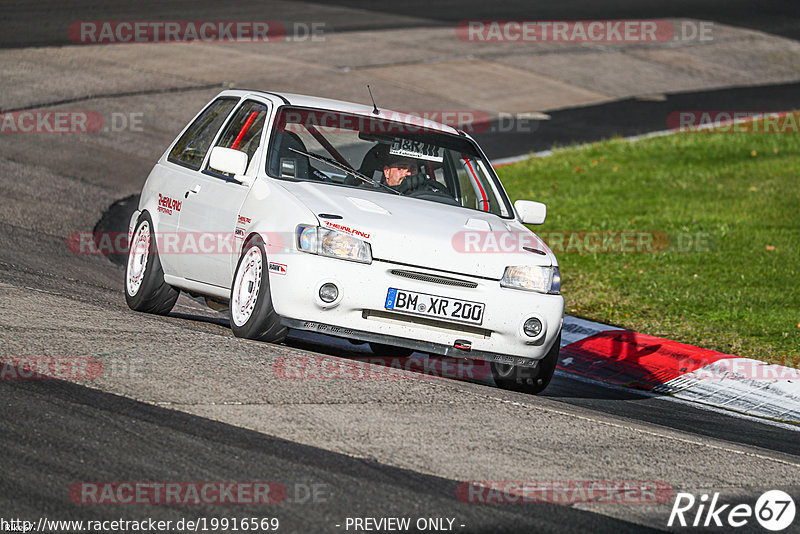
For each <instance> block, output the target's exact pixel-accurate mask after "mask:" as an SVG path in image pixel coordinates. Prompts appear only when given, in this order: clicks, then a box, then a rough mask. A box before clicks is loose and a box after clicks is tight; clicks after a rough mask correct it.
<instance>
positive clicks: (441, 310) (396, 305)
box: [384, 287, 486, 324]
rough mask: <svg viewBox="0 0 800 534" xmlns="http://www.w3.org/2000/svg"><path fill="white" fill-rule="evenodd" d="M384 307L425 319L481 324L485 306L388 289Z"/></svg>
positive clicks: (479, 303) (478, 303) (477, 303)
mask: <svg viewBox="0 0 800 534" xmlns="http://www.w3.org/2000/svg"><path fill="white" fill-rule="evenodd" d="M384 307H385V308H386V309H387V310H394V311H399V312H405V313H413V314H414V315H422V316H425V317H436V318H437V319H447V320H449V321H459V322H462V323H470V324H481V323H482V322H483V312H484V308H485V307H486V306H485V305H484V304H483V303H481V302H470V301H468V300H461V299H454V298H450V297H440V296H437V295H429V294H427V293H417V292H416V291H406V290H404V289H397V288H394V287H390V288H389V291H388V293H386V304H385V305H384Z"/></svg>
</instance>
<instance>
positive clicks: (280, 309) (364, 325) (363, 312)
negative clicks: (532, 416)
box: [269, 253, 564, 367]
mask: <svg viewBox="0 0 800 534" xmlns="http://www.w3.org/2000/svg"><path fill="white" fill-rule="evenodd" d="M269 260H270V262H277V263H280V264H282V265H283V266H284V268H283V269H281V272H280V274H278V273H277V272H275V271H270V289H271V293H272V302H273V305H274V306H275V311H276V312H277V313H278V315H280V316H281V317H283V323H284V324H285V325H286V326H288V327H290V328H295V329H298V330H308V331H313V332H320V333H324V334H328V335H333V336H337V337H342V338H347V339H352V340H357V341H366V342H378V343H384V344H387V345H396V346H401V347H407V348H410V349H414V350H417V351H421V352H428V353H432V354H440V355H445V356H450V357H459V358H472V359H480V360H487V361H496V362H501V363H510V364H514V365H519V366H523V367H535V366H536V365H537V364H538V360H540V359H541V358H543V357H544V356H545V355H546V354H547V352H548V351H549V350H550V348H551V347H552V345H553V343H554V342H555V340H556V338H557V337H558V334H559V332H560V331H561V324H562V321H563V317H564V299H563V298H562V297H561V295H544V294H540V293H533V292H527V291H520V290H515V289H508V288H501V287H500V282H499V281H498V280H487V279H483V278H477V277H470V276H464V275H460V274H453V273H451V272H445V271H437V270H432V269H426V268H420V267H410V266H408V265H399V264H396V263H392V262H385V261H380V260H375V261H373V263H372V264H359V263H354V262H348V261H343V260H338V259H333V258H326V257H321V256H316V255H311V254H304V253H294V254H285V255H273V256H272V257H270V258H269ZM399 271H405V272H406V273H408V272H413V273H418V274H420V275H424V276H419V277H417V278H418V279H414V278H409V277H408V276H407V275H406V276H398V275H397V274H396V273H397V272H399ZM445 278H448V279H451V280H452V279H457V280H460V281H463V282H468V283H469V284H468V285H474V286H475V287H460V286H454V285H450V284H448V283H437V282H436V281H432V280H437V279H438V280H444V279H445ZM445 282H446V280H445ZM325 283H333V284H335V285H336V286H337V287H338V288H339V298H338V299H337V300H336V301H334V303H332V304H326V303H324V302H322V300H320V299H319V296H318V292H319V288H320V286H322V285H323V284H325ZM390 287H394V288H399V289H403V290H407V291H413V292H419V293H427V294H433V295H438V296H442V297H447V298H452V299H461V300H465V301H472V302H482V303H484V304H485V306H486V308H485V312H484V318H483V322H482V324H480V325H472V324H462V323H458V322H454V321H449V320H442V319H439V318H427V317H420V316H416V315H409V314H404V313H400V312H395V311H390V310H386V309H385V308H384V304H385V302H386V294H387V291H388V289H389V288H390ZM530 317H537V318H539V319H540V321H541V322H542V324H543V329H542V333H541V334H540V335H539V336H537V337H536V338H530V337H528V336H526V335H525V334H524V333H523V331H522V325H523V323H524V322H525V320H526V319H528V318H530ZM465 342H466V343H465ZM465 346H466V347H468V350H467V349H466V348H464V347H465ZM458 347H462V348H458Z"/></svg>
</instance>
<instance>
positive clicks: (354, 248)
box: [297, 225, 372, 263]
mask: <svg viewBox="0 0 800 534" xmlns="http://www.w3.org/2000/svg"><path fill="white" fill-rule="evenodd" d="M297 248H298V249H300V250H302V251H303V252H310V253H311V254H319V255H320V256H328V257H330V258H339V259H342V260H349V261H357V262H361V263H372V249H371V247H370V246H369V243H367V242H366V241H362V240H360V239H356V238H355V237H353V236H349V235H347V234H343V233H342V232H337V231H335V230H328V229H327V228H320V227H319V226H303V225H301V226H298V227H297Z"/></svg>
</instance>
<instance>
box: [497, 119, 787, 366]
mask: <svg viewBox="0 0 800 534" xmlns="http://www.w3.org/2000/svg"><path fill="white" fill-rule="evenodd" d="M498 173H499V175H500V178H501V179H502V181H503V183H504V184H505V186H506V188H507V190H508V192H509V194H510V195H511V197H512V199H513V200H516V199H521V198H524V199H531V200H538V201H540V202H544V203H546V204H547V210H548V215H547V221H546V222H545V224H544V225H542V226H539V227H531V228H532V229H533V230H534V231H535V232H537V233H539V232H541V233H542V234H544V235H545V236H550V237H552V236H553V235H554V233H555V232H569V231H572V232H579V231H637V232H660V234H657V236H661V237H662V238H664V237H665V235H666V236H669V239H670V241H669V248H667V249H666V250H664V251H661V252H654V253H636V252H633V253H589V252H585V251H584V252H577V251H576V250H577V249H576V247H575V246H573V247H571V248H569V247H566V245H567V242H566V241H565V242H564V245H565V246H564V247H561V249H560V250H559V249H556V250H555V252H556V254H557V256H558V260H559V264H560V266H561V275H562V280H563V283H562V294H563V295H564V298H565V300H566V307H567V313H569V314H571V315H576V316H578V317H584V318H587V319H591V320H595V321H600V322H604V323H610V324H614V325H618V326H622V327H625V328H630V329H632V330H635V331H638V332H642V333H646V334H650V335H654V336H659V337H665V338H669V339H674V340H676V341H680V342H684V343H690V344H693V345H698V346H701V347H704V348H708V349H713V350H718V351H721V352H725V353H730V354H736V355H739V356H745V357H750V358H756V359H760V360H764V361H769V362H772V363H780V364H783V365H789V366H793V367H800V134H775V133H709V132H704V133H682V134H676V135H669V136H665V137H657V138H650V139H645V140H641V141H638V142H633V143H631V142H628V141H625V140H621V139H614V140H610V141H604V142H599V143H594V144H592V145H591V146H588V147H577V148H567V149H563V150H559V151H557V152H556V153H555V154H554V155H553V156H550V157H546V158H531V159H528V160H525V161H522V162H520V163H517V164H514V165H509V166H505V167H501V168H499V169H498ZM698 236H700V237H702V238H703V240H704V242H703V243H701V246H700V247H691V246H689V247H686V244H687V243H686V240H687V239H689V238H691V239H692V240H693V241H696V239H697V237H698ZM680 240H683V241H680ZM545 241H548V239H547V238H545ZM657 242H658V243H661V241H658V240H657ZM573 245H575V243H573ZM679 245H681V246H682V247H681V246H679ZM681 248H684V249H685V248H689V249H690V250H688V251H686V250H681ZM698 249H699V250H698Z"/></svg>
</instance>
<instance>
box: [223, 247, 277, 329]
mask: <svg viewBox="0 0 800 534" xmlns="http://www.w3.org/2000/svg"><path fill="white" fill-rule="evenodd" d="M243 251H244V252H242V256H241V257H240V258H239V264H238V265H237V266H236V274H234V277H233V286H232V287H231V298H230V311H231V330H233V335H235V336H236V337H243V338H246V339H258V340H261V341H268V342H270V343H281V342H282V341H283V340H284V339H286V334H287V333H288V331H289V329H288V328H287V327H285V326H283V325H282V324H281V318H280V316H279V315H278V314H277V313H275V308H274V307H273V306H272V296H271V294H270V289H269V273H268V270H267V253H266V251H265V249H264V242H263V241H262V240H261V239H260V238H258V237H254V238H253V239H251V240H250V241H248V242H247V243H246V244H245V246H244V249H243Z"/></svg>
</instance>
